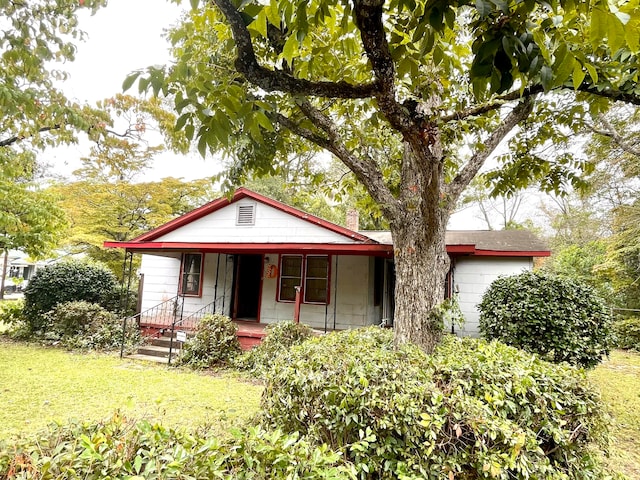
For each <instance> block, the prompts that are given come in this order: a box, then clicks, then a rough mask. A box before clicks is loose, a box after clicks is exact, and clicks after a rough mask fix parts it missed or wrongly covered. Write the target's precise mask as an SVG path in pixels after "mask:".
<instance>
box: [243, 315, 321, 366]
mask: <svg viewBox="0 0 640 480" xmlns="http://www.w3.org/2000/svg"><path fill="white" fill-rule="evenodd" d="M265 332H266V336H265V337H264V339H263V340H262V342H261V343H260V344H259V345H257V346H256V347H254V348H252V349H251V350H249V351H247V352H245V353H244V354H243V355H241V356H239V357H237V358H236V360H235V361H234V366H235V367H237V368H241V369H243V370H248V371H249V372H251V373H252V374H253V375H255V376H258V377H262V376H264V375H265V373H266V371H267V370H268V369H269V368H270V367H271V365H272V363H273V361H274V360H275V358H276V357H277V356H278V355H279V354H280V353H282V352H284V351H286V350H288V349H289V348H291V347H292V346H294V345H298V344H299V343H302V342H304V341H305V340H306V339H308V338H310V337H311V336H312V335H313V331H312V330H311V328H310V327H308V326H307V325H303V324H301V323H293V322H278V323H274V324H271V325H268V326H267V328H266V329H265Z"/></svg>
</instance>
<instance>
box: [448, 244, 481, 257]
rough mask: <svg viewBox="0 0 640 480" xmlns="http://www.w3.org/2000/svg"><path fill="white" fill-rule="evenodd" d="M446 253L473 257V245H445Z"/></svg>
mask: <svg viewBox="0 0 640 480" xmlns="http://www.w3.org/2000/svg"><path fill="white" fill-rule="evenodd" d="M447 253H458V254H467V255H473V254H474V253H476V246H475V244H469V245H447Z"/></svg>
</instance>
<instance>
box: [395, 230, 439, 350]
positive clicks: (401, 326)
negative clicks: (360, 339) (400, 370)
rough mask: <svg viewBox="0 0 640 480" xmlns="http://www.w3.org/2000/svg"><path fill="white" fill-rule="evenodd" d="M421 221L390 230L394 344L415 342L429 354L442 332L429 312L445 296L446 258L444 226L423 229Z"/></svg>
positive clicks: (436, 320)
mask: <svg viewBox="0 0 640 480" xmlns="http://www.w3.org/2000/svg"><path fill="white" fill-rule="evenodd" d="M421 220H422V219H421V218H415V219H414V223H412V224H405V225H403V226H400V227H399V228H398V227H396V228H392V234H393V244H394V250H395V268H396V291H395V315H394V331H395V343H396V345H400V344H403V343H407V342H412V343H416V344H418V345H419V346H421V347H422V348H423V349H424V350H425V351H427V352H429V353H430V352H432V351H433V349H434V347H435V346H436V345H437V344H438V342H439V341H440V338H441V336H442V333H443V330H442V326H441V324H440V323H441V322H440V320H439V319H436V318H434V316H433V315H432V310H433V308H434V307H436V306H438V305H439V304H440V303H441V302H442V301H443V300H444V295H445V282H446V276H447V273H448V271H449V257H448V255H447V252H446V245H445V227H446V222H445V223H444V224H442V223H440V222H439V224H438V225H436V226H432V228H426V226H425V225H423V224H422V223H423V222H422V221H421Z"/></svg>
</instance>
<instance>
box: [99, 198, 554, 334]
mask: <svg viewBox="0 0 640 480" xmlns="http://www.w3.org/2000/svg"><path fill="white" fill-rule="evenodd" d="M351 227H352V228H345V227H341V226H338V225H335V224H333V223H330V222H328V221H326V220H322V219H320V218H318V217H315V216H313V215H310V214H307V213H305V212H302V211H300V210H297V209H295V208H293V207H290V206H288V205H285V204H283V203H280V202H277V201H275V200H273V199H270V198H267V197H265V196H263V195H260V194H257V193H255V192H252V191H250V190H247V189H245V188H240V189H238V190H237V191H236V192H235V193H234V195H233V196H232V197H231V198H227V197H223V198H220V199H218V200H215V201H213V202H210V203H207V204H206V205H203V206H202V207H200V208H197V209H196V210H193V211H192V212H189V213H187V214H185V215H183V216H181V217H178V218H176V219H174V220H172V221H170V222H168V223H166V224H164V225H162V226H160V227H158V228H156V229H154V230H152V231H150V232H148V233H145V234H143V235H141V236H139V237H137V238H135V239H133V240H131V241H128V242H105V246H107V247H119V248H125V249H126V250H127V252H129V253H138V254H142V265H141V268H140V274H141V287H140V293H141V297H142V298H141V305H142V307H141V311H142V312H143V313H142V315H141V323H142V324H143V325H147V326H155V327H158V328H161V327H163V326H165V325H166V320H163V319H162V318H159V317H161V316H162V315H166V311H167V310H166V309H162V308H160V307H159V305H160V304H162V303H163V302H165V303H166V304H168V305H172V306H173V307H172V308H173V311H172V312H171V315H173V316H174V317H175V316H179V317H180V318H181V319H182V323H181V325H182V326H184V327H189V326H191V325H192V323H193V321H194V320H195V319H197V318H198V317H199V316H201V314H202V313H203V312H213V311H216V312H221V313H224V314H226V315H228V316H230V317H231V318H233V319H234V320H244V321H249V322H257V323H259V324H269V323H274V322H279V321H282V320H291V319H292V318H293V317H294V308H295V301H296V288H295V287H297V286H300V287H301V288H300V321H301V322H303V323H305V324H308V325H310V326H312V327H313V328H316V329H320V330H335V329H346V328H353V327H360V326H364V325H374V324H380V323H381V322H382V321H383V319H384V320H385V321H386V322H387V323H389V324H392V323H393V291H394V267H393V244H392V241H391V235H390V233H389V232H368V231H357V226H355V225H352V226H351ZM447 251H448V253H449V255H450V257H451V260H452V261H451V271H450V274H449V276H448V279H447V294H448V295H451V294H452V293H453V292H455V293H457V294H458V296H459V302H460V306H461V308H462V311H463V313H464V314H465V317H466V324H465V326H464V328H463V330H462V331H461V332H458V333H461V334H465V335H476V334H477V331H478V330H477V324H478V312H477V310H476V305H477V303H478V302H479V301H480V298H481V296H482V294H483V292H484V291H485V290H486V288H487V286H488V285H489V284H490V283H491V282H492V281H493V280H494V279H496V278H497V277H498V276H500V275H511V274H515V273H519V272H521V271H523V270H527V269H531V268H532V267H533V259H534V257H543V256H548V255H549V251H548V249H547V248H546V247H545V246H544V244H543V243H542V242H540V240H538V239H537V238H536V237H535V236H534V235H533V234H532V233H530V232H528V231H523V230H514V231H451V232H447ZM154 307H156V308H154ZM177 310H179V312H177ZM144 312H147V313H146V314H145V313H144ZM153 312H165V313H164V314H157V313H156V314H155V316H154V314H153Z"/></svg>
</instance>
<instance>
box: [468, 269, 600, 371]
mask: <svg viewBox="0 0 640 480" xmlns="http://www.w3.org/2000/svg"><path fill="white" fill-rule="evenodd" d="M478 308H479V310H480V331H481V333H482V335H483V336H484V337H485V338H487V339H490V340H491V339H497V340H500V341H502V342H504V343H507V344H509V345H512V346H514V347H518V348H522V349H524V350H526V351H528V352H532V353H537V354H539V355H541V356H543V357H544V358H545V359H547V360H549V361H553V362H556V363H559V362H568V363H570V364H572V365H578V366H582V367H594V366H595V365H597V364H598V363H599V362H600V361H601V360H602V357H603V356H604V355H607V354H608V353H609V351H610V348H611V340H612V339H611V318H610V314H609V310H608V309H607V307H606V306H605V304H604V302H603V300H602V299H601V298H600V297H598V296H597V295H596V294H595V291H594V290H593V288H591V287H589V286H587V285H586V284H583V283H580V282H577V281H573V280H570V279H567V278H564V277H559V276H555V275H551V274H547V273H534V272H526V273H522V274H520V275H515V276H512V277H503V278H499V279H498V280H496V281H494V282H493V283H492V284H491V286H490V287H489V289H488V290H487V291H486V293H485V294H484V296H483V298H482V302H481V303H480V304H479V306H478Z"/></svg>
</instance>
